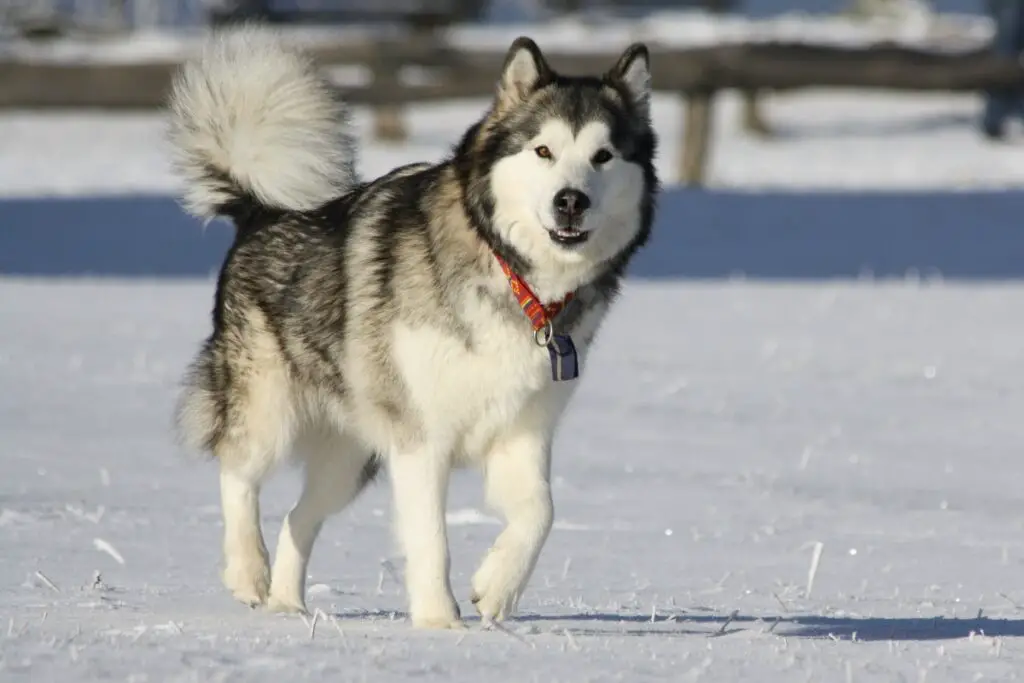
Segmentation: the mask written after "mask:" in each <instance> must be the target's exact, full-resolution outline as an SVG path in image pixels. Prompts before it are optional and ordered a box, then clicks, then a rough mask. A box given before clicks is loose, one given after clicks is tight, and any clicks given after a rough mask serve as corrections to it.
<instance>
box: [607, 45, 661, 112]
mask: <svg viewBox="0 0 1024 683" xmlns="http://www.w3.org/2000/svg"><path fill="white" fill-rule="evenodd" d="M606 78H608V79H610V80H612V81H615V82H616V83H620V84H621V85H623V86H625V88H626V91H627V92H628V93H629V96H630V99H631V100H632V102H633V106H634V107H636V110H637V112H638V113H639V114H640V115H641V116H643V117H645V118H649V117H650V115H651V54H650V52H648V50H647V46H646V45H644V44H643V43H633V44H632V45H630V46H629V47H627V48H626V51H625V52H623V53H622V56H621V57H619V61H618V62H616V63H615V66H613V67H612V68H611V70H610V71H608V73H607V74H606Z"/></svg>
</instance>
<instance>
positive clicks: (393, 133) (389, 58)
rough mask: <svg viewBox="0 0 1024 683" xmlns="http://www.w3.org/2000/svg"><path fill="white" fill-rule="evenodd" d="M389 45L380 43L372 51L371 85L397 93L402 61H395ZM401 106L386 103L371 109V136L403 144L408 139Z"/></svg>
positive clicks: (399, 85) (399, 86) (399, 84)
mask: <svg viewBox="0 0 1024 683" xmlns="http://www.w3.org/2000/svg"><path fill="white" fill-rule="evenodd" d="M388 46H389V44H388V43H386V42H383V41H382V42H380V43H378V44H377V46H376V49H374V51H373V56H372V58H371V60H372V61H371V62H370V64H369V66H370V72H371V73H372V75H373V83H374V85H377V86H383V87H385V88H387V89H388V90H394V91H398V90H399V89H400V88H401V87H402V82H401V78H399V75H400V71H401V69H402V61H401V60H400V59H395V57H394V55H395V52H396V51H394V50H388ZM402 114H403V111H402V106H401V105H399V104H393V103H391V102H387V103H384V104H378V105H376V106H374V107H373V135H374V137H376V139H377V140H380V141H382V142H404V141H405V140H407V139H408V138H409V131H408V129H407V128H406V125H405V117H404V116H403V115H402Z"/></svg>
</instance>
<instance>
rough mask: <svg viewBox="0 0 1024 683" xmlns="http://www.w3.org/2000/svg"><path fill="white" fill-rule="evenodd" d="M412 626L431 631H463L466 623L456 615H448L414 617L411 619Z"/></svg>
mask: <svg viewBox="0 0 1024 683" xmlns="http://www.w3.org/2000/svg"><path fill="white" fill-rule="evenodd" d="M412 627H413V628H416V629H423V630H433V631H444V630H448V631H465V630H466V625H465V624H464V623H462V619H460V618H458V617H456V618H454V619H451V618H449V617H418V618H416V617H414V618H413V619H412Z"/></svg>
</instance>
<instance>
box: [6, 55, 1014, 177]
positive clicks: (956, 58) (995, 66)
mask: <svg viewBox="0 0 1024 683" xmlns="http://www.w3.org/2000/svg"><path fill="white" fill-rule="evenodd" d="M503 48H504V46H502V49H500V50H498V49H496V50H493V51H486V52H485V51H466V50H459V49H455V48H452V47H450V46H446V45H444V44H441V43H438V42H436V41H433V40H429V39H411V40H405V41H402V42H389V43H381V42H377V43H368V42H367V43H363V42H347V43H344V44H339V45H332V46H319V47H314V48H310V50H311V52H312V53H313V55H314V57H315V58H316V59H317V60H318V62H319V63H320V64H322V65H324V66H339V65H363V66H366V67H367V68H368V69H369V71H370V73H371V74H373V77H372V78H371V79H370V80H369V82H367V83H365V84H360V85H344V86H339V87H341V88H342V90H343V91H344V94H345V95H346V97H347V98H348V99H349V101H350V102H352V103H353V104H359V105H368V106H372V107H375V108H377V109H378V110H379V111H390V112H391V114H392V116H393V115H394V112H395V111H396V109H397V110H400V108H401V107H402V106H404V105H407V104H409V103H412V102H421V101H430V100H434V101H436V100H446V99H452V98H476V97H486V96H488V95H490V94H491V93H492V92H493V89H494V84H495V79H496V77H497V74H498V71H499V68H500V66H501V63H502V60H503V58H504V49H503ZM546 54H547V56H548V59H549V60H550V62H551V64H552V66H553V67H554V68H555V69H558V70H561V71H564V72H565V73H573V74H580V73H599V72H602V71H604V70H605V69H607V68H608V67H609V66H611V64H612V63H613V61H614V59H615V56H616V55H617V52H614V51H607V52H600V53H596V52H595V53H558V52H557V51H554V50H549V51H546ZM405 65H417V66H424V67H428V68H429V69H431V70H432V74H433V77H432V79H430V82H427V83H423V84H410V83H407V82H403V80H402V79H401V78H400V77H396V74H398V72H399V71H400V70H401V68H402V67H403V66H405ZM177 67H178V63H177V62H173V61H165V62H146V63H126V64H104V63H78V64H72V63H56V62H47V61H42V60H34V61H33V60H26V59H23V60H14V59H9V58H8V59H7V60H6V61H0V108H5V107H6V108H12V107H17V108H74V107H89V108H105V109H154V108H157V107H161V106H163V104H164V102H165V99H166V94H167V90H168V86H169V84H170V80H171V77H172V74H173V71H174V70H175V69H176V68H177ZM652 68H653V76H654V87H655V89H656V90H658V91H661V92H671V93H676V94H678V95H680V96H681V97H682V98H683V100H684V102H685V117H686V120H685V126H686V128H685V135H684V141H683V145H682V149H681V150H680V151H679V156H678V163H679V176H680V181H681V182H683V183H685V184H689V185H699V184H701V183H703V181H704V178H705V172H706V168H707V165H708V161H709V149H710V141H711V136H712V125H711V124H712V120H713V119H714V112H713V107H714V102H715V95H716V94H717V93H718V92H720V91H722V90H739V91H741V92H743V93H745V94H746V96H747V101H748V107H747V112H746V115H747V119H748V120H749V124H750V125H753V126H757V125H763V124H761V123H759V122H758V120H757V116H756V112H755V111H754V107H753V105H752V104H751V103H752V102H753V98H754V96H755V94H757V93H762V92H771V91H790V90H796V89H806V88H824V87H828V88H873V89H885V90H899V91H949V92H979V91H982V90H989V89H1014V88H1021V87H1022V86H1024V66H1022V65H1021V64H1020V63H1018V62H1017V61H1014V60H1008V59H1004V58H1000V57H996V56H993V55H991V54H989V53H988V52H985V51H980V50H978V51H968V52H936V51H926V50H920V49H913V48H908V47H902V46H897V45H890V44H876V45H872V46H867V47H838V46H827V45H813V44H806V43H778V42H775V43H741V44H729V45H718V46H712V47H702V48H692V49H677V50H668V49H661V48H659V47H658V46H656V45H652ZM393 127H394V126H392V128H393ZM398 128H399V129H400V128H401V126H400V125H398ZM400 134H401V131H400V130H398V131H394V130H392V133H391V135H392V136H393V137H395V136H400Z"/></svg>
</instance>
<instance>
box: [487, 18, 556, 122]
mask: <svg viewBox="0 0 1024 683" xmlns="http://www.w3.org/2000/svg"><path fill="white" fill-rule="evenodd" d="M550 79H551V67H549V66H548V63H547V61H546V60H545V59H544V55H543V54H541V51H540V48H539V47H537V43H535V42H533V41H532V40H530V39H529V38H527V37H525V36H523V37H519V38H516V40H515V42H513V43H512V47H510V48H509V49H508V54H507V55H506V56H505V64H504V66H502V68H501V80H499V81H498V104H499V106H500V108H502V109H507V108H509V107H512V106H515V105H516V104H519V103H521V102H523V101H524V100H525V99H526V98H527V97H529V96H530V93H532V92H533V91H534V90H536V89H537V88H538V87H540V86H541V85H543V84H544V83H546V82H547V81H549V80H550Z"/></svg>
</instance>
